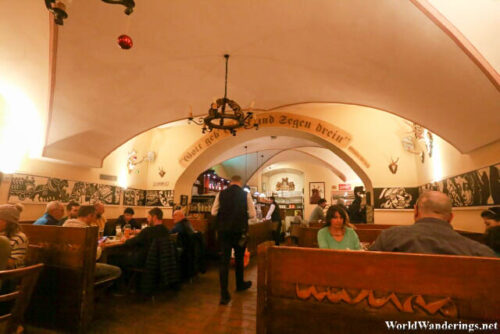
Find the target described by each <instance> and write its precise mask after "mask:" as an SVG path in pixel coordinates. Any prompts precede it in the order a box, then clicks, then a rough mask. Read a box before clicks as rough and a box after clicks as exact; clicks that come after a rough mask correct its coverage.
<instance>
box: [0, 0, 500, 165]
mask: <svg viewBox="0 0 500 334" xmlns="http://www.w3.org/2000/svg"><path fill="white" fill-rule="evenodd" d="M5 3H7V2H6V1H5ZM136 3H137V6H136V9H135V11H134V13H133V14H132V15H131V16H130V17H127V16H125V15H124V14H123V7H122V6H114V5H108V4H105V3H103V2H102V1H99V0H92V1H91V0H88V1H73V2H72V4H71V6H70V8H69V10H68V12H69V18H68V19H67V20H66V21H65V24H64V26H62V27H56V29H57V34H53V35H52V36H53V37H55V36H56V35H57V40H54V42H53V44H52V46H53V48H52V49H51V52H52V55H53V58H52V60H53V63H52V64H53V66H52V68H51V71H52V72H51V73H53V75H52V77H51V82H52V85H51V87H50V88H51V89H49V90H46V91H49V92H50V91H52V92H53V94H52V95H51V97H52V100H51V101H52V103H51V104H50V103H49V107H50V115H49V117H48V127H47V132H48V133H47V142H46V147H45V155H46V156H48V157H53V158H58V159H63V160H71V161H73V162H75V163H82V164H86V165H88V164H89V161H91V162H92V163H90V164H93V165H98V163H94V161H102V159H103V158H104V157H106V155H108V154H109V153H110V152H111V151H113V150H114V149H115V148H116V147H118V146H119V145H121V144H122V143H124V142H125V141H127V140H128V139H130V138H131V137H133V136H135V135H136V134H139V133H141V132H143V131H146V130H148V129H150V128H153V127H155V126H157V125H160V124H164V123H167V122H170V121H175V120H178V119H181V118H184V117H186V116H187V115H188V112H189V110H190V108H191V107H192V108H193V112H194V113H195V114H197V115H201V114H204V113H205V112H206V111H207V109H208V107H209V103H210V102H211V101H212V100H213V98H214V97H220V96H222V95H223V89H224V86H223V79H224V60H223V57H222V55H223V54H225V53H229V54H231V58H230V63H229V90H228V91H229V97H230V98H232V99H234V100H236V101H238V102H239V103H240V104H241V105H242V107H248V106H249V105H250V104H251V103H252V102H253V101H254V102H255V108H257V109H272V108H278V107H280V106H283V105H289V104H295V103H304V102H342V103H351V104H359V105H366V106H371V107H374V108H378V109H381V110H385V111H388V112H390V113H394V114H397V115H399V116H401V117H404V118H407V119H409V120H412V121H415V122H417V123H420V124H422V125H424V126H425V127H427V128H429V129H430V130H432V131H433V132H435V133H437V134H438V135H440V136H441V137H442V138H444V139H445V140H447V141H449V142H450V143H451V144H453V145H455V146H456V147H457V148H458V149H459V150H460V151H462V152H468V151H471V150H474V149H476V148H478V147H481V146H484V145H487V144H489V143H492V142H494V141H497V140H498V139H499V135H498V134H499V133H500V113H499V112H498V111H499V110H500V95H499V79H498V73H497V72H496V71H495V70H494V68H493V67H492V66H491V65H493V66H497V65H498V61H497V60H495V59H498V54H499V52H498V43H495V42H494V40H489V42H490V43H489V44H490V45H489V46H487V47H481V48H479V51H478V50H477V49H475V48H474V47H473V45H472V44H471V43H468V41H467V40H466V39H464V38H463V36H461V35H460V31H458V29H454V30H453V29H451V28H453V26H452V25H451V24H450V23H449V22H448V21H447V20H446V19H444V17H442V16H440V15H439V14H440V13H439V12H438V11H436V10H434V9H433V8H432V7H431V6H430V5H429V3H427V1H425V0H408V1H406V0H402V1H394V0H377V1H364V0H350V1H344V0H317V1H299V0H290V1H287V2H282V1H263V0H258V1H256V0H240V1H226V0H213V1H209V2H204V1H195V0H184V1H162V0H148V1H142V0H137V1H136ZM433 3H437V4H436V7H437V8H439V9H440V10H441V11H442V12H446V11H447V4H446V3H445V2H443V3H441V4H440V3H439V1H438V0H434V1H433ZM478 3H483V4H484V3H486V2H485V1H484V0H481V1H479V2H478ZM460 4H461V6H462V7H463V4H464V2H463V1H461V2H460ZM487 4H488V6H489V7H488V6H486V7H487V8H490V11H489V12H492V11H494V10H495V9H496V10H498V8H499V7H498V2H496V4H494V5H491V1H489V2H487ZM490 5H491V6H490ZM9 6H10V7H11V8H10V9H12V10H11V12H12V13H15V12H16V11H17V10H18V9H19V8H17V7H19V6H20V5H15V4H10V2H9ZM16 6H17V7H16ZM37 6H38V7H37V8H34V7H33V6H32V5H31V7H30V8H29V10H27V12H28V14H29V15H31V16H36V17H38V16H39V15H47V12H46V10H45V9H44V8H43V4H42V1H41V0H40V4H38V5H37ZM39 7H41V8H39ZM448 8H450V6H448ZM481 8H485V7H484V6H483V7H481ZM6 13H7V14H8V15H7V14H4V15H5V17H6V18H7V17H8V19H9V21H8V22H12V23H14V22H15V20H14V19H13V18H11V16H12V15H11V14H9V13H10V12H6ZM450 13H451V14H450V21H452V23H455V24H457V25H462V26H463V27H465V28H464V30H465V31H467V33H468V34H469V35H470V36H472V38H471V41H473V42H474V41H478V40H479V41H480V40H481V38H480V37H481V36H483V35H484V34H481V31H479V32H478V31H477V30H478V29H473V28H471V27H473V25H472V24H470V23H468V22H465V21H464V22H465V23H464V22H460V15H457V14H456V13H455V14H453V11H452V10H451V11H450ZM477 13H478V11H476V12H474V13H473V15H472V16H474V15H475V17H478V14H477ZM494 15H495V14H492V15H489V16H488V18H486V19H485V22H487V23H488V24H489V27H491V25H492V24H491V22H492V20H491V16H493V17H495V16H494ZM463 16H465V15H462V17H463ZM496 17H498V14H497V16H496ZM38 21H40V20H37V22H38ZM462 21H463V20H462ZM49 22H50V21H49V20H47V27H48V25H49ZM493 22H494V21H493ZM498 22H499V21H498V20H496V26H495V25H493V28H495V27H496V28H497V29H496V31H499V29H498V28H499V27H498ZM39 26H40V25H38V26H37V28H36V29H38V30H41V29H40V27H39ZM0 27H3V26H0ZM450 27H451V28H450ZM488 29H490V30H491V29H492V28H488ZM38 30H33V31H32V35H31V36H32V37H33V36H37V34H41V33H40V32H39V31H38ZM493 30H495V29H493ZM12 31H15V30H14V29H13V30H12ZM457 32H458V33H457ZM122 33H127V34H129V35H130V36H131V37H132V38H133V40H134V47H133V48H132V49H130V50H121V49H119V48H118V46H117V44H116V38H117V37H118V36H119V35H120V34H122ZM492 34H493V35H494V34H495V32H494V31H493V32H492ZM7 35H8V33H5V32H2V35H0V37H2V36H7ZM42 35H43V33H42ZM43 36H44V35H43ZM21 37H22V38H23V40H22V41H21V42H19V43H17V44H16V45H19V46H16V47H19V48H20V46H21V45H23V42H25V43H30V41H31V39H30V34H29V32H28V31H27V32H26V33H23V35H22V36H21ZM33 40H36V39H33ZM46 40H47V39H46V38H45V39H42V41H45V42H46ZM480 43H482V44H481V45H485V44H488V43H484V41H482V42H480ZM27 45H28V46H24V48H26V50H28V49H29V47H30V46H29V44H27ZM9 52H11V51H2V52H1V54H2V55H3V54H5V53H7V54H8V55H11V56H12V55H23V57H24V58H22V59H31V58H33V62H34V61H35V60H34V59H35V57H34V56H33V57H32V55H29V54H28V53H26V51H24V53H23V52H22V50H21V49H20V50H17V51H16V52H17V53H9ZM481 53H484V54H485V55H487V56H488V58H489V59H492V61H491V62H490V63H491V64H490V63H488V61H486V59H485V58H484V57H483V55H482V54H481ZM30 57H31V58H30ZM39 57H42V58H43V59H46V58H45V57H47V55H46V54H41V55H39ZM3 58H4V57H2V59H3ZM9 59H10V58H9ZM11 60H12V59H11ZM12 61H13V62H14V64H15V59H14V60H12ZM14 67H15V66H14ZM2 68H3V67H2ZM5 69H6V70H8V66H6V67H5ZM12 72H14V71H12ZM13 75H14V74H13ZM37 79H39V78H37ZM32 84H33V86H36V84H35V83H32ZM44 84H45V83H44ZM42 88H43V85H42ZM328 106H329V105H328V104H325V109H326V110H327V109H328Z"/></svg>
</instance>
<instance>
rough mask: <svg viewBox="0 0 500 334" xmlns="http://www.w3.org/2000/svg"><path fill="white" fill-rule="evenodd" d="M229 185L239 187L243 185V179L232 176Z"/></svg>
mask: <svg viewBox="0 0 500 334" xmlns="http://www.w3.org/2000/svg"><path fill="white" fill-rule="evenodd" d="M231 184H235V185H237V186H240V187H241V186H242V185H243V179H242V178H241V176H239V175H233V176H232V177H231Z"/></svg>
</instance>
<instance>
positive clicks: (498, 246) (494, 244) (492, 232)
mask: <svg viewBox="0 0 500 334" xmlns="http://www.w3.org/2000/svg"><path fill="white" fill-rule="evenodd" d="M484 239H485V240H484V241H485V242H486V245H487V246H488V247H490V248H491V249H493V251H494V252H495V255H496V256H497V257H500V225H497V226H493V227H490V228H489V229H488V230H487V231H486V236H485V238H484Z"/></svg>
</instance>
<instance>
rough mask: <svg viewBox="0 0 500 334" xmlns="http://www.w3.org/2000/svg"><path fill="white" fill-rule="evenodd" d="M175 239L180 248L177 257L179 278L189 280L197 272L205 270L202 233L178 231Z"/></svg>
mask: <svg viewBox="0 0 500 334" xmlns="http://www.w3.org/2000/svg"><path fill="white" fill-rule="evenodd" d="M177 241H178V244H179V245H180V246H181V248H182V252H181V254H180V257H179V265H180V270H181V278H182V279H183V280H190V281H191V280H192V278H193V277H194V276H196V275H197V274H198V273H199V272H201V273H204V272H205V271H206V264H205V244H204V238H203V234H202V233H201V232H196V233H179V235H178V237H177Z"/></svg>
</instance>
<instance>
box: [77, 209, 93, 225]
mask: <svg viewBox="0 0 500 334" xmlns="http://www.w3.org/2000/svg"><path fill="white" fill-rule="evenodd" d="M95 214H96V210H95V207H94V206H93V205H82V206H81V207H80V209H78V220H81V221H84V222H86V223H87V224H90V223H92V221H93V220H94V219H95Z"/></svg>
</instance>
